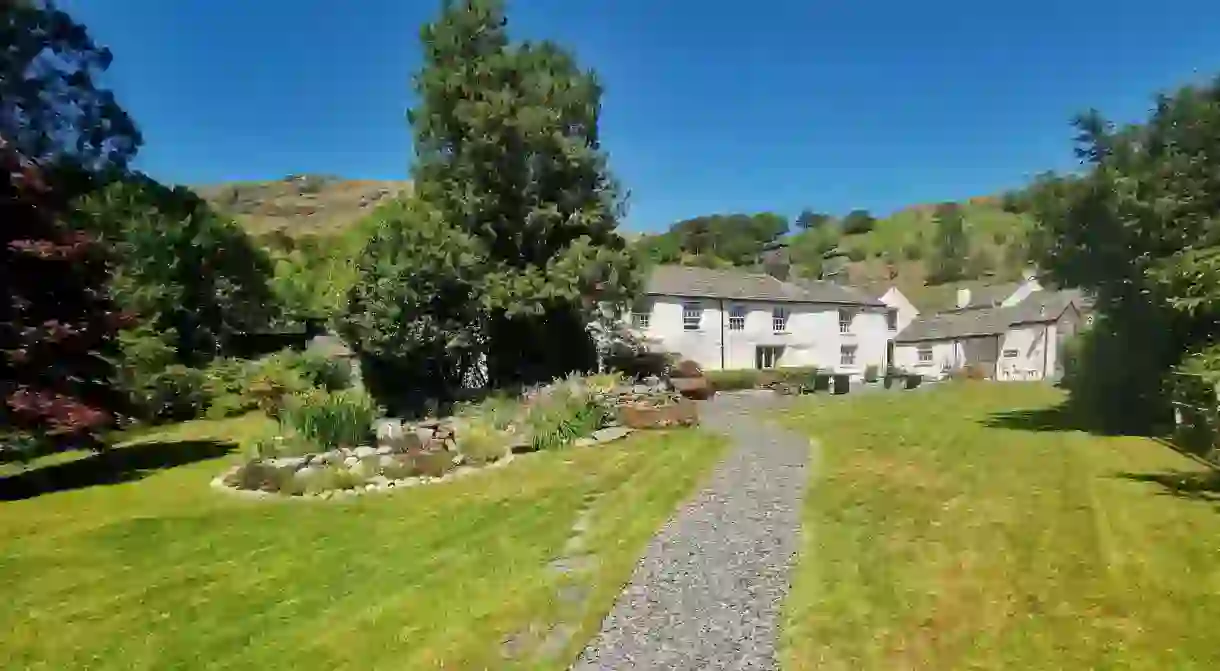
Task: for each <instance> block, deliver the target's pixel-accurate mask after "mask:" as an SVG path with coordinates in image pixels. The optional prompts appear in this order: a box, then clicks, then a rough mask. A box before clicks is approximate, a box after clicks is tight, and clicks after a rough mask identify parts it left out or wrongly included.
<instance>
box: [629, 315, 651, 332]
mask: <svg viewBox="0 0 1220 671" xmlns="http://www.w3.org/2000/svg"><path fill="white" fill-rule="evenodd" d="M651 324H652V313H651V312H632V313H631V325H632V326H634V327H635V328H637V329H646V328H648V327H649V326H650V325H651Z"/></svg>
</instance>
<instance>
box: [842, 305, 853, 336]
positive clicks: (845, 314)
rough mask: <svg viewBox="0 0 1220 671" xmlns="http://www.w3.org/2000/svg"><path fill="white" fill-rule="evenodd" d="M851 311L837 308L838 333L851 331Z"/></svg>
mask: <svg viewBox="0 0 1220 671" xmlns="http://www.w3.org/2000/svg"><path fill="white" fill-rule="evenodd" d="M851 316H852V315H851V311H850V310H844V309H842V308H840V309H839V333H851Z"/></svg>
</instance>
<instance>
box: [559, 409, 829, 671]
mask: <svg viewBox="0 0 1220 671" xmlns="http://www.w3.org/2000/svg"><path fill="white" fill-rule="evenodd" d="M777 403H778V401H777V399H776V397H774V396H772V395H771V394H769V393H767V394H720V395H718V396H717V398H716V400H714V401H712V402H709V403H705V404H703V405H702V407H701V408H700V412H701V416H702V419H703V424H704V425H705V426H706V427H708V428H710V429H712V430H714V431H718V432H720V433H723V434H725V435H727V436H729V437H730V438H731V439H732V441H733V448H732V450H731V452H730V453H729V456H728V457H727V458H726V459H725V460H724V461H723V462H722V463H721V464H720V465H719V466H718V467H717V468H716V470H715V472H714V473H713V474H712V476H711V479H710V480H709V481H708V482H707V484H706V486H705V488H704V489H703V490H702V491H701V492H699V493H698V494H697V495H696V496H695V497H694V498H693V499H692V500H690V501H689V502H688V503H687V504H686V505H685V506H684V507H683V508H682V509H681V510H679V511H678V513H677V514H676V515H675V516H674V517H673V518H672V519H671V520H670V521H669V522H668V523H667V524H666V525H665V526H664V527H663V528H662V529H661V531H660V532H659V533H658V534H657V536H656V537H655V538H653V540H652V542H651V543H650V544H649V546H648V549H647V551H646V552H645V554H644V557H643V558H642V559H641V560H640V563H639V564H638V565H637V566H636V570H635V574H634V575H633V576H632V579H631V582H630V584H629V585H628V586H627V587H626V589H624V590H623V592H622V594H620V595H619V598H618V602H617V603H616V604H615V606H614V609H613V610H612V611H611V612H610V614H609V615H607V616H606V619H605V620H604V621H603V622H602V628H601V631H600V632H599V633H598V635H597V636H596V638H594V639H593V641H592V642H591V643H590V644H589V645H588V646H587V647H586V648H585V649H584V651H583V652H582V653H581V654H580V658H579V659H578V660H577V662H576V664H575V665H573V667H572V668H573V669H577V670H581V671H585V670H592V669H616V670H622V669H775V668H777V666H778V665H777V662H776V658H775V642H776V635H777V632H778V619H779V609H780V605H781V602H782V600H783V598H784V596H785V595H786V594H787V592H788V573H789V569H790V567H791V565H792V560H793V556H794V554H795V552H796V549H797V538H796V535H797V529H798V527H799V526H800V504H801V498H802V496H803V495H804V490H805V483H806V481H807V479H808V475H809V474H808V473H807V472H806V469H807V468H808V466H807V464H808V462H809V457H810V452H811V449H810V444H809V440H808V439H807V438H804V437H801V436H800V435H797V434H794V433H789V432H788V431H785V430H783V429H780V428H779V427H778V426H776V425H774V424H769V423H765V422H764V420H763V417H764V416H765V414H766V411H768V410H770V409H772V408H775V407H777Z"/></svg>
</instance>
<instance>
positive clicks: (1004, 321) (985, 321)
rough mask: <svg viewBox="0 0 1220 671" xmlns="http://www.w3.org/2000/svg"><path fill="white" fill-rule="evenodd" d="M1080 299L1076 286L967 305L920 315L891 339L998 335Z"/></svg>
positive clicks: (1051, 316) (1051, 317) (1052, 316)
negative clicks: (1006, 302) (1005, 303)
mask: <svg viewBox="0 0 1220 671" xmlns="http://www.w3.org/2000/svg"><path fill="white" fill-rule="evenodd" d="M1083 300H1084V297H1083V295H1082V294H1081V292H1079V291H1077V290H1065V291H1035V292H1033V293H1032V294H1030V295H1029V296H1028V297H1027V298H1026V299H1025V300H1023V301H1021V302H1020V303H1018V304H1016V305H1013V306H1010V307H987V308H975V309H969V308H967V309H964V310H950V311H948V312H937V313H934V314H928V315H920V316H918V317H916V318H915V319H914V320H912V321H911V323H910V324H908V325H907V327H906V328H904V329H903V330H902V332H901V333H899V334H898V337H896V338H895V339H894V342H898V343H912V342H920V341H926V340H952V339H956V338H971V337H978V336H989V335H999V334H1001V333H1004V332H1005V331H1007V330H1008V329H1009V328H1011V327H1013V326H1016V325H1018V324H1040V323H1050V322H1054V321H1056V320H1058V319H1059V317H1060V316H1061V315H1062V314H1063V311H1064V310H1066V309H1067V308H1068V306H1069V305H1072V304H1075V305H1076V306H1077V307H1078V308H1080V307H1081V306H1082V301H1083Z"/></svg>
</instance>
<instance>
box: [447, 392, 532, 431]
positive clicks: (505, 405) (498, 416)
mask: <svg viewBox="0 0 1220 671" xmlns="http://www.w3.org/2000/svg"><path fill="white" fill-rule="evenodd" d="M521 412H522V409H521V399H520V398H518V397H517V396H516V395H514V394H509V393H507V392H495V393H493V394H491V395H490V396H488V397H487V398H484V399H483V400H481V401H479V402H478V403H462V404H459V405H458V406H457V407H456V408H455V410H454V413H453V414H455V415H459V416H461V417H469V418H471V419H477V420H481V421H483V422H486V423H488V424H490V425H491V426H492V427H494V428H495V429H497V430H501V431H502V430H504V429H507V428H508V427H509V426H510V425H511V424H513V423H514V422H515V421H517V419H518V418H519V417H520V416H521Z"/></svg>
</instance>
